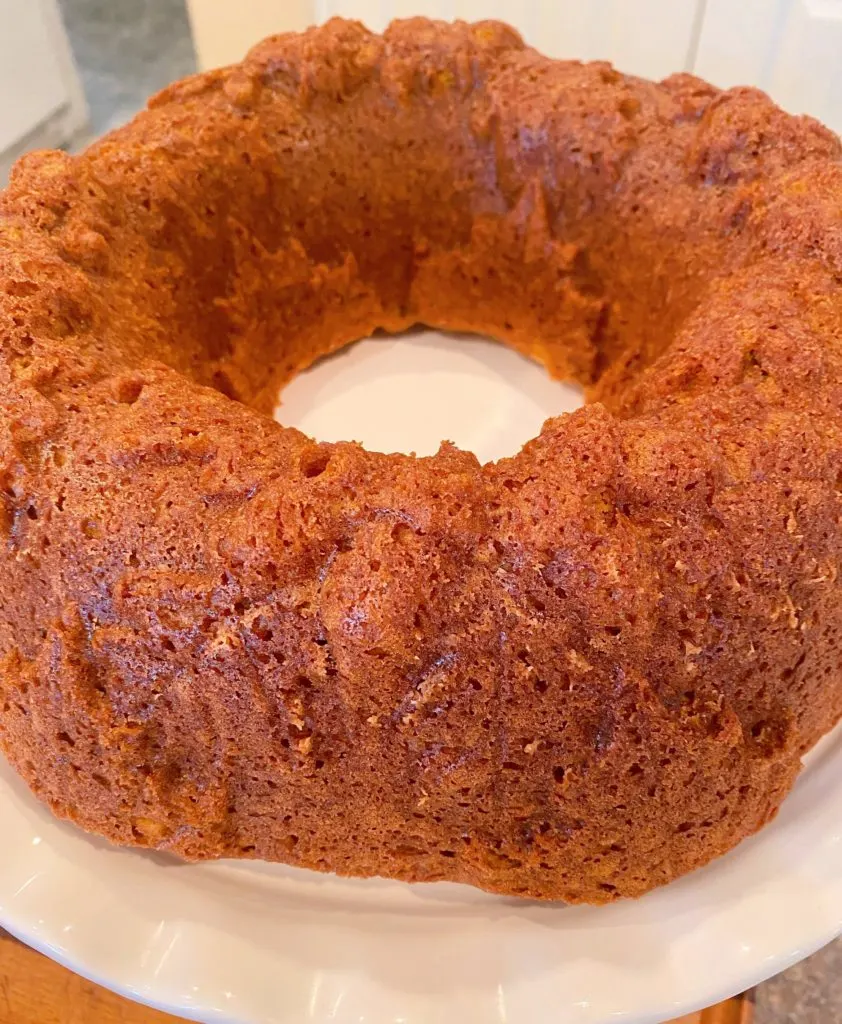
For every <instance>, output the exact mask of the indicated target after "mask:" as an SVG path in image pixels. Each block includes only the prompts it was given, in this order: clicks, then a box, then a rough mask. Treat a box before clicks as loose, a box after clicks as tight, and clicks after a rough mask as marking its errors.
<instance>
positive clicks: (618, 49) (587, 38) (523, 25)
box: [319, 0, 701, 78]
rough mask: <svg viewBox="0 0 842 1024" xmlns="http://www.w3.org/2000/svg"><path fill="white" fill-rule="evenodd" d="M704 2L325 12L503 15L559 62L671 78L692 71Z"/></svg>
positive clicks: (435, 2)
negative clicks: (593, 63) (602, 64)
mask: <svg viewBox="0 0 842 1024" xmlns="http://www.w3.org/2000/svg"><path fill="white" fill-rule="evenodd" d="M700 5H701V0H636V2H635V3H629V2H628V0H589V2H587V3H582V2H581V0H532V2H531V3H524V2H517V0H322V2H321V3H320V4H319V14H320V15H321V16H322V17H327V16H329V15H331V14H340V15H343V16H344V17H349V18H360V19H361V20H362V21H364V22H365V23H366V24H367V25H368V26H369V28H372V29H376V30H378V31H379V30H382V29H383V28H384V27H385V26H386V25H387V24H388V22H389V21H390V20H391V19H392V18H403V17H407V16H410V15H412V14H426V15H428V16H430V17H437V18H447V19H450V18H465V19H467V20H476V19H481V18H499V19H501V20H503V21H508V22H509V23H511V24H512V25H514V26H515V27H516V28H517V29H518V30H519V31H520V32H522V33H523V35H524V37H525V38H526V40H527V42H529V43H531V44H532V45H533V46H537V47H538V48H539V49H540V50H542V51H543V52H544V53H547V54H549V55H550V56H553V57H578V58H581V59H583V60H597V59H600V60H611V61H613V62H614V63H615V64H616V65H617V67H619V68H620V69H621V70H623V71H631V72H634V73H635V74H640V75H646V76H648V77H650V78H663V77H664V76H666V75H668V74H670V73H671V72H673V71H681V70H686V68H687V66H688V59H689V55H690V54H691V52H692V50H693V48H694V46H693V42H694V31H695V29H696V18H697V14H698V13H699V12H700V10H701V6H700Z"/></svg>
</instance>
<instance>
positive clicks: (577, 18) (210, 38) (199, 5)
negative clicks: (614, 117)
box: [0, 0, 842, 132]
mask: <svg viewBox="0 0 842 1024" xmlns="http://www.w3.org/2000/svg"><path fill="white" fill-rule="evenodd" d="M0 2H2V0H0ZM6 2H13V0H6ZM189 4H190V9H191V14H192V17H193V24H194V27H195V29H196V42H197V50H198V53H199V59H200V61H201V63H202V64H203V65H204V66H206V67H211V66H214V65H216V64H220V63H225V62H228V61H233V60H237V59H238V58H239V57H240V56H242V53H243V52H244V50H245V49H246V48H247V46H248V45H249V44H250V43H251V42H253V41H255V40H257V39H258V38H260V37H261V36H263V35H267V34H269V33H270V32H281V31H285V30H288V29H293V28H301V27H302V26H303V25H304V24H307V23H310V22H319V21H324V20H325V19H326V18H328V17H330V16H331V15H334V14H339V15H343V16H345V17H350V18H359V19H360V20H362V21H364V22H366V24H368V25H369V27H370V28H373V29H378V30H379V29H382V28H383V27H384V26H385V25H386V24H387V23H388V22H389V21H390V20H391V19H392V18H402V17H408V16H411V15H413V14H426V15H428V16H430V17H436V18H446V19H449V18H466V19H472V20H473V19H478V18H500V19H502V20H504V21H508V22H510V23H511V24H512V25H514V26H515V27H516V28H518V29H519V30H520V31H521V32H522V34H523V35H524V37H525V38H526V40H527V41H528V42H529V43H532V44H533V45H534V46H537V47H538V48H539V49H541V50H543V51H544V52H545V53H548V54H551V55H552V56H557V57H579V58H582V59H583V60H592V59H597V58H599V59H607V60H610V61H612V62H613V63H614V64H616V65H617V67H618V68H620V69H621V70H623V71H631V72H633V73H635V74H640V75H645V76H647V77H649V78H663V77H665V76H666V75H668V74H670V73H671V72H673V71H694V72H695V73H696V74H698V75H701V76H702V77H703V78H707V79H710V80H711V81H713V82H715V83H716V84H717V85H722V86H730V85H737V84H741V85H757V86H759V87H760V88H761V89H765V90H766V91H767V92H769V93H770V94H771V95H772V97H773V98H774V99H775V100H776V101H777V102H778V103H780V104H781V106H783V107H785V108H786V109H788V110H792V111H794V112H797V113H801V112H806V113H810V114H813V116H815V117H818V118H819V119H820V120H822V121H824V122H825V123H826V124H828V125H830V126H831V127H833V128H835V129H836V130H837V131H839V132H842V0H285V2H283V3H279V2H277V0H236V3H235V2H233V0H189ZM234 12H236V16H235V17H234V16H233V15H234Z"/></svg>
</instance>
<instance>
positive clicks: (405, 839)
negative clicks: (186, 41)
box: [0, 19, 842, 903]
mask: <svg viewBox="0 0 842 1024" xmlns="http://www.w3.org/2000/svg"><path fill="white" fill-rule="evenodd" d="M841 156H842V149H840V143H839V141H838V139H837V138H836V137H835V136H834V135H833V134H831V133H830V132H829V131H827V130H825V129H824V128H823V127H821V126H820V125H819V124H817V123H816V122H815V121H813V120H811V119H810V118H807V117H792V116H790V115H788V114H785V113H783V112H782V111H781V110H779V109H778V108H777V107H776V106H775V105H774V104H773V103H772V102H771V101H770V100H769V99H768V98H767V97H766V96H765V95H763V94H762V93H760V92H758V91H756V90H753V89H747V88H741V89H733V90H729V91H727V92H722V91H719V90H718V89H715V88H713V87H712V86H710V85H707V84H706V83H705V82H702V81H700V80H698V79H696V78H693V77H691V76H689V75H686V74H680V75H675V76H673V77H671V78H668V79H666V80H665V81H664V82H661V83H651V82H647V81H643V80H641V79H638V78H633V77H628V76H625V75H621V74H619V73H618V72H616V71H614V70H613V69H612V68H611V67H610V66H609V65H608V64H604V63H592V64H581V63H578V62H563V61H553V60H548V59H547V58H545V57H543V56H541V55H540V54H538V53H537V52H535V51H534V50H532V49H530V48H528V47H526V46H525V45H524V44H523V43H522V41H521V40H520V38H519V37H518V36H517V34H516V33H515V32H514V31H512V30H511V29H509V28H507V27H506V26H504V25H502V24H499V23H495V22H482V23H479V24H473V25H470V24H464V23H456V24H444V23H441V22H432V21H427V20H424V19H414V20H409V21H403V22H397V23H394V24H393V25H392V26H391V27H390V28H389V29H388V30H387V31H386V33H385V34H384V35H383V36H378V35H373V34H371V33H369V32H368V31H366V30H365V29H364V28H363V27H362V26H361V25H359V24H357V23H352V22H347V21H341V20H333V21H330V22H329V23H328V24H326V25H324V26H323V27H320V28H315V29H311V30H310V31H308V32H305V33H303V34H300V35H298V34H288V35H280V36H277V37H274V38H271V39H268V40H266V41H265V42H264V43H262V44H260V45H258V46H257V47H256V48H255V49H253V50H252V51H251V53H250V54H249V55H248V56H247V58H246V59H245V61H244V62H243V63H242V64H240V65H236V66H233V67H229V68H224V69H222V70H218V71H212V72H210V73H207V74H201V75H198V76H196V77H194V78H190V79H187V80H186V81H183V82H180V83H177V84H176V85H173V86H172V87H171V88H168V89H166V90H165V91H164V92H163V93H161V94H159V95H158V96H156V97H155V98H154V99H152V100H151V102H150V104H149V109H148V110H147V111H145V112H144V113H142V114H141V115H139V116H138V117H137V118H135V120H133V121H132V122H131V123H130V124H128V125H127V126H126V127H124V128H121V129H119V130H117V131H115V132H112V133H110V134H109V135H107V136H105V138H103V139H102V140H101V141H99V142H97V143H95V144H94V145H93V146H91V147H90V148H89V149H88V150H86V151H85V152H84V153H82V154H81V155H79V156H68V155H66V154H64V153H58V152H39V153H34V154H31V155H29V156H28V157H25V158H24V159H23V160H22V161H21V162H20V163H19V164H18V165H17V167H16V169H15V170H14V172H13V175H12V178H11V182H10V185H9V187H8V189H7V190H6V192H5V193H4V194H3V195H2V199H0V346H2V347H0V535H2V546H0V709H1V710H0V742H2V749H3V751H4V753H5V755H6V757H7V758H8V759H9V760H10V761H11V763H12V764H13V765H14V767H15V768H16V769H17V771H18V772H19V773H20V774H21V775H22V777H23V778H24V779H25V780H26V782H27V783H28V784H29V786H30V787H31V788H32V790H33V791H34V793H35V794H37V796H39V797H40V798H41V799H42V800H44V801H46V802H47V803H48V804H49V806H50V807H51V808H52V809H53V811H54V812H55V813H56V814H58V815H61V816H62V817H65V818H69V819H71V820H72V821H74V822H76V823H78V824H79V825H80V826H81V827H83V828H85V829H88V830H90V831H92V832H95V833H99V834H101V835H103V836H107V837H108V838H109V839H110V840H112V841H113V842H115V843H119V844H126V845H135V846H147V847H155V848H157V849H160V850H169V851H172V852H173V853H175V854H178V855H179V856H181V857H183V858H188V859H203V858H214V857H254V858H262V859H266V860H272V861H282V862H286V863H288V864H294V865H299V866H303V867H308V868H315V869H318V870H322V871H333V872H337V873H339V874H343V875H360V876H366V875H382V876H388V877H391V878H398V879H407V880H412V881H428V880H436V879H450V880H453V881H460V882H467V883H470V884H472V885H475V886H480V887H482V888H483V889H487V890H491V891H494V892H499V893H507V894H517V895H523V896H531V897H538V898H543V899H563V900H568V901H588V902H594V903H598V902H601V901H607V900H613V899H617V898H620V897H628V896H638V895H640V894H642V893H645V892H646V891H647V890H649V889H651V888H653V887H654V886H657V885H660V884H662V883H665V882H668V881H670V880H671V879H674V878H675V877H676V876H678V875H681V874H682V873H684V872H687V871H690V870H691V869H693V868H696V867H698V866H700V865H702V864H704V863H705V862H707V861H709V860H711V858H713V857H716V856H717V855H719V854H721V853H723V852H724V851H726V850H729V849H730V848H732V847H733V846H734V845H735V844H736V843H738V842H739V841H740V840H741V839H743V838H744V837H745V836H748V835H749V834H751V833H753V832H754V831H755V830H757V829H758V828H760V826H762V825H763V824H764V823H765V822H767V821H768V820H769V819H770V818H771V817H772V816H773V815H774V813H775V811H776V809H777V808H778V806H779V804H780V803H781V801H782V799H783V798H784V796H785V794H786V793H787V791H788V790H789V788H790V786H791V785H792V783H793V780H794V779H795V777H796V775H797V773H798V770H799V767H800V758H801V756H802V755H803V754H804V753H805V751H807V750H808V749H809V748H810V747H811V746H812V745H813V744H814V743H815V742H816V741H817V740H818V739H819V737H821V736H822V734H824V733H825V732H826V731H827V730H829V729H830V728H831V727H832V726H833V725H834V723H836V722H837V720H838V719H839V718H840V715H842V664H840V657H842V648H840V644H842V598H841V597H840V580H839V560H840V547H841V546H842V525H841V524H842V518H840V517H842V495H841V494H840V491H842V161H841V160H840V157H841ZM419 322H420V323H424V324H427V325H430V326H434V327H442V328H449V329H458V330H460V331H461V330H466V331H474V332H481V333H483V334H487V335H490V336H492V337H494V338H496V339H499V340H500V341H502V342H505V343H506V344H508V345H511V346H513V347H514V348H516V349H518V350H519V351H521V352H523V353H526V354H527V355H529V356H531V357H533V358H535V359H537V360H539V361H541V362H542V363H543V364H544V365H545V366H546V367H547V369H548V371H549V372H550V373H551V374H553V375H555V376H557V377H561V378H567V379H572V380H575V381H578V382H581V384H582V385H583V386H584V387H585V388H586V393H587V396H588V404H587V405H586V406H585V407H584V408H583V409H581V410H579V411H578V412H576V413H575V414H573V415H568V416H562V417H559V418H557V419H551V420H549V421H548V422H547V423H546V425H545V426H544V428H543V430H542V432H541V434H540V436H539V437H537V438H536V439H535V440H533V441H531V442H530V443H528V444H527V445H526V446H525V447H524V448H523V450H522V451H521V452H520V453H519V454H517V455H515V456H514V457H512V458H506V459H502V460H500V461H498V462H495V463H489V464H487V465H480V464H479V463H478V461H477V460H476V458H475V457H474V456H473V455H472V454H470V453H469V452H464V451H460V450H458V449H456V448H455V447H453V446H452V445H449V444H447V443H445V444H443V445H442V447H441V449H440V451H439V452H438V454H436V455H435V456H433V457H431V458H413V457H410V456H404V455H381V454H377V453H374V452H368V451H365V450H364V449H362V448H361V447H360V446H358V445H356V444H353V443H342V444H318V443H316V442H314V441H312V440H310V439H308V438H307V437H305V436H303V435H302V434H301V433H299V432H298V431H296V430H294V429H288V428H285V427H283V426H281V425H280V424H278V423H276V422H274V421H273V419H272V418H271V411H272V409H273V406H274V404H275V402H276V399H277V394H278V390H279V387H280V386H281V385H282V384H283V382H285V381H286V380H288V379H289V378H290V376H291V375H293V374H294V373H295V372H296V371H298V370H300V369H301V368H303V367H305V366H307V365H308V364H310V363H312V362H313V361H314V360H315V359H317V358H318V357H320V356H322V355H324V354H325V353H328V352H331V351H333V350H335V349H337V348H339V347H340V346H343V345H345V344H347V343H349V342H351V341H353V340H354V339H357V338H360V337H363V336H366V335H368V334H370V333H371V332H373V331H375V330H376V329H383V330H386V331H392V332H394V331H400V330H402V329H404V328H406V327H407V326H409V325H412V324H415V323H419Z"/></svg>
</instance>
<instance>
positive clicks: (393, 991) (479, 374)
mask: <svg viewBox="0 0 842 1024" xmlns="http://www.w3.org/2000/svg"><path fill="white" fill-rule="evenodd" d="M284 398H285V401H284V407H283V416H284V419H285V420H286V421H287V422H296V423H297V424H299V425H301V426H302V427H303V428H304V429H308V430H309V431H311V432H313V433H315V434H317V435H318V436H320V437H322V438H324V439H331V438H332V437H334V436H346V437H356V438H358V439H359V440H362V441H364V442H366V443H368V444H369V446H370V447H380V448H389V447H396V448H400V447H405V448H415V449H416V450H418V451H419V452H421V453H423V452H428V451H431V450H434V449H435V447H437V444H438V440H439V438H440V437H441V436H442V435H444V436H450V437H451V438H452V439H453V440H454V441H456V442H457V443H461V444H462V446H464V447H473V449H474V450H475V451H477V452H478V453H479V454H480V456H481V457H492V456H496V455H501V454H508V453H510V452H513V451H515V450H516V449H517V447H518V445H519V444H520V443H521V442H522V441H523V440H525V439H526V438H527V437H529V436H531V435H532V434H534V433H536V432H537V431H538V429H539V427H540V424H541V421H542V420H543V419H544V418H545V417H546V416H548V415H550V414H553V413H555V412H559V411H561V410H563V409H564V408H571V407H573V406H575V405H577V404H578V399H577V396H576V394H575V392H574V391H573V390H572V389H566V388H564V387H562V386H561V385H556V384H552V383H549V382H547V381H546V379H545V378H544V376H543V374H542V371H540V370H539V369H538V368H537V367H534V366H532V364H530V363H528V362H526V361H525V360H522V359H520V358H519V357H518V356H515V355H513V354H511V353H509V352H507V351H506V350H504V349H502V348H499V347H497V346H491V345H489V344H487V343H485V342H481V341H476V340H473V341H467V342H465V341H462V342H460V343H459V346H453V345H452V344H451V343H450V342H447V343H444V342H442V341H441V340H440V339H436V338H435V337H431V336H430V335H429V334H423V335H420V336H415V337H414V338H412V339H411V340H405V339H398V340H395V339H387V340H381V341H375V342H370V343H364V344H363V345H360V346H357V347H356V348H354V349H353V350H349V351H348V352H347V353H343V354H340V355H339V356H338V357H334V358H333V359H332V360H330V361H328V362H327V363H325V364H322V365H320V366H319V367H317V368H316V370H315V371H312V372H311V373H309V374H307V375H303V376H302V378H300V379H299V380H298V381H296V382H294V384H293V385H291V387H290V388H289V389H288V390H287V392H286V394H285V396H284ZM430 408H435V409H436V415H435V420H434V421H432V420H431V419H430V417H429V410H430ZM413 412H415V413H416V414H417V416H414V415H413ZM408 424H413V426H412V431H413V432H412V433H411V434H408V433H400V432H399V431H402V430H404V425H408ZM406 429H407V430H408V429H409V426H406ZM840 782H842V729H838V730H837V731H836V732H835V733H834V734H833V735H831V736H830V737H828V738H827V739H825V741H824V742H823V743H822V744H821V745H820V747H819V748H818V749H817V750H816V751H814V752H813V754H812V755H811V757H810V758H809V763H808V766H807V768H806V769H805V771H804V773H803V774H802V776H801V778H800V779H799V782H798V784H797V786H796V789H795V791H794V792H793V794H792V795H791V796H790V797H789V799H788V800H787V801H786V803H785V805H784V807H783V810H782V811H781V814H780V815H779V817H778V818H777V820H776V821H775V822H773V823H772V824H771V825H770V826H769V827H767V828H766V829H765V830H764V831H763V832H762V833H761V834H760V835H759V836H756V837H755V838H754V839H751V840H749V841H747V842H746V843H743V845H742V846H741V847H740V848H739V849H738V850H736V851H734V852H733V853H731V854H729V855H728V856H726V857H723V858H721V859H720V860H719V861H717V862H716V863H715V864H713V865H711V866H710V867H709V868H706V869H704V870H703V871H698V872H696V873H695V874H693V875H690V876H688V877H687V878H684V879H682V880H681V881H679V882H676V883H674V884H673V885H671V886H668V887H666V888H665V889H662V890H659V891H657V892H654V893H652V894H650V895H649V896H647V897H646V898H644V899H642V900H638V901H637V902H633V903H621V904H616V905H613V906H609V907H602V908H596V909H595V908H589V907H561V906H553V905H541V904H536V903H523V902H518V901H516V900H508V899H501V898H498V897H493V896H488V895H486V894H483V893H480V892H476V891H474V890H472V889H469V888H465V887H461V886H456V885H447V884H437V885H427V886H409V885H403V884H400V883H397V882H386V881H348V880H339V879H336V878H333V877H330V876H321V875H317V874H312V873H309V872H303V871H297V870H294V869H290V868H282V867H278V866H272V865H259V864H249V863H234V862H220V863H217V864H204V865H199V866H186V865H183V864H180V863H177V862H176V861H174V860H172V859H171V858H168V857H164V856H158V855H154V854H153V855H149V854H141V853H138V852H133V851H125V850H117V849H114V848H112V847H110V846H108V845H107V844H106V843H104V842H102V841H100V840H97V839H91V838H89V837H87V836H85V835H84V834H83V833H81V832H79V831H77V830H76V829H75V828H73V827H71V826H69V825H66V824H62V823H59V822H57V821H55V820H54V819H53V818H52V817H51V815H50V814H49V813H48V812H47V811H46V810H45V809H44V808H43V807H41V806H40V805H39V804H38V803H37V802H36V801H35V800H34V799H33V798H32V797H31V796H30V795H29V793H28V792H27V791H26V789H25V788H24V786H23V785H22V784H21V783H20V782H19V781H18V780H17V778H16V777H15V776H14V774H13V773H12V771H11V770H10V769H9V768H8V767H7V766H6V765H5V764H2V763H0V837H2V853H0V922H2V924H3V925H4V926H5V927H6V928H8V929H9V930H10V931H11V932H13V933H14V934H16V935H17V936H19V937H20V938H22V939H23V940H24V941H26V942H28V943H30V944H31V945H33V946H36V947H37V948H39V949H41V950H43V951H44V952H45V953H47V954H48V955H49V956H52V957H53V958H55V959H57V960H59V961H61V962H62V963H65V964H67V965H68V966H70V967H72V968H73V969H74V970H76V971H78V972H80V973H81V974H84V975H87V976H88V977H90V978H92V979H93V980H95V981H98V982H100V983H102V984H104V985H107V986H108V987H110V988H113V989H116V990H117V991H120V992H122V993H123V994H125V995H128V996H131V997H133V998H135V999H139V1000H141V1001H144V1002H147V1003H150V1004H153V1005H155V1006H158V1007H160V1008H162V1009H166V1010H169V1011H171V1012H173V1013H180V1014H183V1015H185V1016H189V1017H191V1018H193V1019H195V1020H202V1021H226V1022H229V1021H230V1022H237V1024H245V1022H248V1024H252V1022H253V1024H302V1022H305V1021H317V1022H325V1024H327V1022H334V1024H489V1022H497V1024H581V1022H588V1024H594V1022H600V1024H607V1022H609V1021H622V1022H624V1024H643V1022H655V1021H660V1020H664V1019H666V1018H670V1017H675V1016H678V1015H680V1014H682V1013H686V1012H689V1011H691V1010H693V1009H697V1008H699V1007H701V1006H703V1005H707V1004H710V1003H713V1002H716V1001H717V1000H718V999H721V998H724V997H725V996H727V995H730V994H732V993H734V992H737V991H739V990H741V989H744V988H747V987H749V986H751V985H752V984H755V983H756V982H758V981H760V980H762V979H763V978H766V977H768V976H769V975H771V974H774V973H776V972H778V971H780V970H782V969H784V968H785V967H787V966H789V965H790V964H791V963H793V962H795V961H796V960H798V959H800V958H801V957H804V956H806V955H808V954H809V953H811V952H813V951H814V950H815V949H817V948H818V947H819V946H821V945H823V944H824V943H825V942H827V941H829V940H830V939H831V938H833V937H834V936H835V935H837V934H839V933H840V932H842V784H840Z"/></svg>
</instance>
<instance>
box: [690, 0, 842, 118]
mask: <svg viewBox="0 0 842 1024" xmlns="http://www.w3.org/2000/svg"><path fill="white" fill-rule="evenodd" d="M694 70H695V71H696V74H698V75H701V76H702V77H703V78H708V79H710V80H711V81H712V82H715V83H716V84H717V85H722V86H730V85H757V86H759V87H760V88H761V89H764V90H765V91H766V92H768V93H769V94H770V96H772V98H773V99H774V100H776V101H777V102H778V103H780V104H781V106H782V107H785V108H786V109H787V110H791V111H792V112H793V113H797V114H801V113H808V114H812V115H813V116H814V117H817V118H818V119H819V120H820V121H824V123H825V124H827V125H829V126H830V127H831V128H833V129H834V130H835V131H837V132H840V133H842V0H707V5H706V10H705V17H704V20H703V23H702V29H701V33H700V36H699V49H698V53H697V57H696V62H695V69H694Z"/></svg>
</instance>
